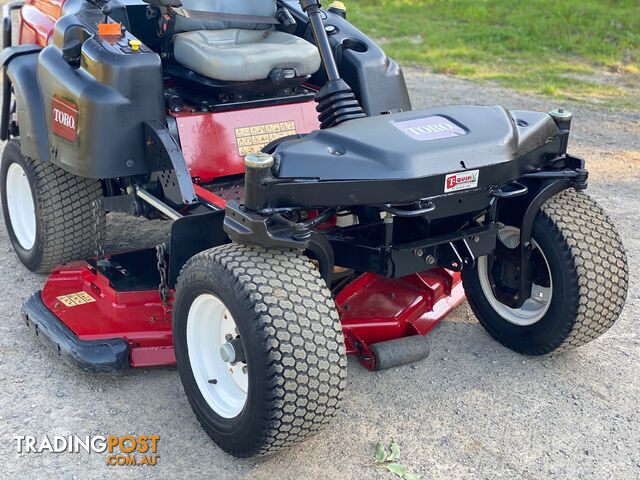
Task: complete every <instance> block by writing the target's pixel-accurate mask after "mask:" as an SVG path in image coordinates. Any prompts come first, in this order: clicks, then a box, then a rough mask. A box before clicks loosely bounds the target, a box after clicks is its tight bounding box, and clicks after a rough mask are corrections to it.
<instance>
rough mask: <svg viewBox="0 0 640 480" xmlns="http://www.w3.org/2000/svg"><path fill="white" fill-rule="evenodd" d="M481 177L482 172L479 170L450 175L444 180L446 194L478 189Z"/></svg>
mask: <svg viewBox="0 0 640 480" xmlns="http://www.w3.org/2000/svg"><path fill="white" fill-rule="evenodd" d="M479 176H480V172H479V171H478V170H467V171H466V172H458V173H450V174H449V175H447V176H446V177H445V179H444V193H447V192H455V191H457V190H466V189H467V188H474V187H477V186H478V177H479Z"/></svg>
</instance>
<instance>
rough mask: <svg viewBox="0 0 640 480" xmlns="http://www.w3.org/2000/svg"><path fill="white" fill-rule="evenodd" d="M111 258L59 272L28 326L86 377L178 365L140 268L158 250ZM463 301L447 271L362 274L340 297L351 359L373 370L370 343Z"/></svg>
mask: <svg viewBox="0 0 640 480" xmlns="http://www.w3.org/2000/svg"><path fill="white" fill-rule="evenodd" d="M109 258H110V260H111V264H110V266H109V267H108V270H107V271H105V269H104V268H101V267H98V266H97V265H96V264H95V263H93V262H90V263H88V262H72V263H69V264H66V265H62V266H60V267H58V268H56V269H55V270H54V271H53V272H52V273H51V275H50V277H49V279H48V280H47V283H46V284H45V286H44V288H43V290H42V292H37V293H36V294H34V295H33V296H32V297H31V298H30V299H29V300H28V301H27V302H26V303H25V306H24V308H23V317H24V319H25V321H26V323H27V325H29V326H30V327H31V328H33V329H34V330H35V331H36V333H37V334H38V335H39V336H41V337H43V339H46V340H47V341H46V342H45V343H46V344H47V345H48V346H49V347H51V348H52V349H53V351H54V352H56V353H58V354H59V355H61V356H62V357H65V359H67V360H69V361H71V362H72V363H74V364H76V365H78V366H80V367H81V368H82V369H84V370H87V371H93V372H100V371H117V370H123V369H126V368H129V367H134V368H137V367H151V366H163V365H174V364H175V362H176V360H175V355H174V351H173V340H172V332H171V302H169V304H168V305H163V303H162V301H161V300H160V296H159V294H158V290H157V288H155V285H154V282H157V280H156V279H155V278H154V277H153V275H148V273H149V272H147V269H146V268H144V267H141V266H142V265H145V264H146V265H149V264H150V265H152V266H153V265H154V263H153V260H154V258H155V251H154V250H152V249H149V250H140V251H133V252H126V253H123V254H117V255H112V256H111V257H109ZM134 258H135V263H132V262H131V260H132V259H134ZM154 268H155V267H154ZM136 269H138V271H136ZM100 270H103V271H102V272H101V271H100ZM107 276H109V277H110V278H108V277H107ZM132 285H139V286H144V287H145V289H142V290H133V289H131V286H132ZM463 300H464V290H463V288H462V283H461V281H460V275H459V274H458V273H450V272H449V271H448V270H445V269H442V268H438V269H434V270H432V271H429V272H422V273H418V274H413V275H408V276H406V277H402V278H398V279H392V278H386V277H382V276H380V275H376V274H371V273H366V274H363V275H361V276H360V277H359V278H358V279H356V280H355V281H354V282H352V283H351V284H350V285H348V286H347V287H346V288H344V289H343V290H342V291H341V292H340V293H339V294H338V296H337V297H336V305H337V308H338V312H339V313H340V320H341V322H342V329H343V332H344V334H345V343H346V348H347V353H348V354H352V355H356V356H358V358H359V359H360V361H361V362H362V364H363V365H364V366H365V367H367V368H368V369H370V370H374V369H375V360H374V355H373V354H372V352H371V350H370V346H371V345H373V344H375V343H379V342H386V341H389V340H394V339H398V338H403V337H409V336H414V335H426V334H427V333H428V332H429V331H431V329H433V327H435V326H436V325H437V324H438V323H439V322H440V321H442V319H443V318H444V317H445V316H446V315H447V314H448V313H449V312H451V310H453V309H454V308H455V307H456V306H458V305H459V304H460V303H461V302H462V301H463ZM96 342H97V343H100V342H102V343H101V345H102V348H101V349H96V348H95V347H96Z"/></svg>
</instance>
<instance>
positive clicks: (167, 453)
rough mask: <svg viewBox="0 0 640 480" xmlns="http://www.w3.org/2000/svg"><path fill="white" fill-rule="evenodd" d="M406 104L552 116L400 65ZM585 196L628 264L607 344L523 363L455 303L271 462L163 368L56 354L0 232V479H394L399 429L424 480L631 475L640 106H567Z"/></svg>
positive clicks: (352, 366) (491, 91)
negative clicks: (20, 445)
mask: <svg viewBox="0 0 640 480" xmlns="http://www.w3.org/2000/svg"><path fill="white" fill-rule="evenodd" d="M406 76H407V81H408V84H409V86H410V90H411V96H412V100H413V105H414V108H423V107H427V106H434V105H442V104H448V103H474V104H502V105H505V106H507V107H511V108H531V109H538V110H551V109H552V108H555V107H557V106H559V105H555V104H550V103H549V102H547V101H545V100H544V99H540V98H537V97H532V96H523V95H520V94H516V93H513V92H510V91H506V90H502V89H499V88H493V87H487V86H481V85H478V84H474V83H468V82H465V81H460V80H455V79H451V78H448V77H445V76H438V75H426V74H423V73H422V72H420V71H418V70H407V71H406ZM563 106H565V107H566V108H570V109H571V110H572V111H573V113H574V126H573V132H572V137H571V140H570V150H571V152H572V153H574V154H576V155H579V156H583V157H585V158H586V159H587V160H588V164H587V165H588V168H589V170H590V172H591V177H590V186H589V189H588V192H589V193H590V194H591V195H593V197H595V198H596V199H597V200H598V201H599V202H600V203H601V204H602V205H603V206H604V208H605V209H606V210H607V211H608V212H609V213H610V215H611V217H612V219H613V221H614V223H615V224H616V225H617V226H618V228H619V230H620V233H621V235H622V238H623V240H624V243H625V245H626V249H627V254H628V257H629V263H630V270H631V272H632V274H631V284H630V290H629V297H628V300H627V306H626V308H625V310H624V312H623V314H622V317H621V318H620V319H619V320H618V322H617V323H616V324H615V326H614V327H613V328H612V329H611V330H610V331H609V332H607V333H606V334H605V335H604V336H603V337H602V338H600V339H599V340H597V341H595V342H593V343H592V344H589V345H587V346H585V347H583V348H581V349H579V350H577V351H574V352H571V353H568V354H564V355H561V356H557V357H549V358H528V357H523V356H520V355H517V354H515V353H513V352H511V351H509V350H507V349H506V348H503V347H502V346H500V345H499V344H497V343H496V342H495V341H493V340H492V339H491V338H489V336H488V335H487V334H486V333H485V332H484V331H483V329H482V328H481V327H480V325H479V324H478V323H477V322H476V321H475V319H474V318H473V316H472V315H471V312H470V310H469V308H468V306H467V305H466V303H465V304H463V305H462V306H461V307H459V308H458V309H457V310H456V311H455V312H454V313H453V314H452V315H450V316H449V318H448V319H447V320H446V321H445V322H443V323H442V324H440V325H439V326H438V327H437V328H436V329H435V330H434V331H433V332H432V333H430V334H429V337H430V338H431V344H432V354H431V356H430V358H428V359H426V360H424V361H422V362H420V363H418V364H415V365H413V366H406V367H402V368H397V369H393V370H390V371H384V372H378V373H371V372H369V371H367V370H365V369H364V368H363V367H361V366H360V365H359V363H358V362H357V361H355V360H354V359H350V361H349V372H348V389H347V394H346V399H345V402H344V405H343V408H342V410H341V413H340V414H339V415H338V417H337V419H336V420H335V421H334V422H333V424H332V425H331V426H330V427H329V428H328V429H327V430H325V431H324V432H322V433H321V434H319V435H317V436H316V437H314V438H312V439H311V440H309V441H307V442H305V443H303V444H301V445H299V446H298V447H296V448H294V449H292V450H289V451H286V452H283V453H281V454H279V455H277V456H275V457H273V458H269V459H260V460H255V459H254V460H237V459H235V458H233V457H230V456H228V455H226V454H225V453H223V452H222V451H221V450H220V449H219V448H217V447H216V446H215V444H213V443H212V442H211V441H210V440H209V438H208V437H207V436H206V434H205V433H204V432H203V431H202V429H201V428H200V426H199V425H198V422H197V421H196V419H195V417H194V416H193V414H192V413H191V410H190V408H189V406H188V404H187V400H186V398H185V396H184V393H183V391H182V387H181V385H180V381H179V379H178V374H177V372H176V370H175V369H173V368H160V369H145V370H137V371H133V372H129V373H126V374H124V375H120V376H91V375H86V374H83V373H80V372H78V371H77V370H75V369H74V368H72V367H69V366H67V365H65V364H64V363H62V362H60V361H59V359H58V358H56V357H54V355H52V354H51V353H50V352H49V351H48V350H46V349H45V347H44V346H42V345H41V344H40V343H39V342H38V341H37V340H36V339H35V337H33V336H32V335H31V334H30V333H29V332H28V330H27V328H26V327H25V326H24V324H23V323H22V320H21V319H20V313H19V312H20V307H21V304H22V302H23V301H24V300H25V299H26V298H27V297H28V296H29V295H30V294H31V293H32V292H33V291H35V290H37V289H39V288H41V287H42V285H43V284H44V281H45V277H44V276H41V275H35V274H32V273H30V272H28V271H27V270H26V269H25V268H23V267H22V266H21V264H20V263H19V262H18V259H17V257H16V256H15V254H14V253H13V252H12V250H11V247H10V244H9V241H8V238H7V234H6V231H5V229H4V227H2V228H0V292H2V295H0V312H1V313H0V425H1V426H2V428H1V429H0V430H1V431H0V477H3V478H12V479H13V478H15V479H17V478H45V477H49V478H82V479H84V478H120V477H122V478H138V477H141V478H144V477H159V478H200V477H206V478H214V479H232V478H233V479H238V478H249V479H265V480H267V479H325V478H326V479H336V478H348V479H361V478H367V479H369V478H372V479H384V478H387V479H391V478H395V477H394V476H393V475H392V474H391V473H390V472H387V471H380V470H376V469H373V468H371V467H368V466H365V464H367V463H369V462H370V461H371V460H372V458H373V453H374V446H375V444H376V442H377V441H382V442H390V441H391V438H392V437H395V438H398V440H399V443H400V447H401V451H402V458H401V461H402V462H403V463H404V464H405V465H406V466H407V469H408V470H410V471H412V472H414V473H418V474H420V475H422V478H423V479H432V478H447V479H457V478H486V479H501V478H504V479H514V478H523V479H537V478H559V479H565V478H585V479H590V478H593V479H603V478H624V479H631V478H640V448H639V446H640V404H639V401H638V399H639V398H640V395H639V394H640V380H639V378H638V372H639V371H640V324H639V323H638V322H637V319H638V316H639V313H640V283H639V278H638V274H637V271H638V270H639V269H640V232H639V230H640V229H639V228H638V220H639V214H638V207H640V201H639V198H640V187H639V186H640V112H624V113H611V112H604V111H598V110H595V109H592V108H587V107H584V106H576V105H571V104H566V105H563ZM109 226H110V228H109V231H110V234H111V236H110V238H109V242H108V243H109V245H108V247H109V249H117V248H124V247H130V246H131V241H133V243H135V245H137V246H146V245H153V244H154V243H155V242H157V241H159V240H161V239H162V238H164V237H165V236H166V225H162V224H159V222H147V221H140V220H135V219H130V218H126V217H122V216H117V215H111V216H110V218H109ZM45 434H48V435H50V436H52V435H69V434H77V435H80V436H84V435H94V434H102V435H126V434H136V435H141V434H148V435H159V436H160V441H159V444H158V446H159V450H158V453H159V459H158V464H157V465H156V466H154V467H109V466H106V465H105V462H106V455H105V454H86V453H84V452H83V453H78V454H71V453H62V454H49V453H42V454H22V455H21V454H18V453H17V450H16V442H15V440H14V436H15V435H35V436H37V437H39V438H41V437H42V436H44V435H45Z"/></svg>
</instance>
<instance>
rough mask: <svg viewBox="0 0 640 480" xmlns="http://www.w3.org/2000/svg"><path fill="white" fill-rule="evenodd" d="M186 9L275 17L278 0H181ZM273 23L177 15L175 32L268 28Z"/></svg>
mask: <svg viewBox="0 0 640 480" xmlns="http://www.w3.org/2000/svg"><path fill="white" fill-rule="evenodd" d="M181 1H182V8H184V9H185V10H199V11H203V12H214V13H237V14H241V15H259V16H262V17H274V16H275V14H276V0H181ZM272 27H273V25H270V24H265V23H252V24H248V23H235V22H218V21H208V20H197V19H194V18H186V17H181V16H177V17H176V24H175V32H176V33H179V32H190V31H193V30H223V29H227V28H242V29H246V30H268V29H269V28H272Z"/></svg>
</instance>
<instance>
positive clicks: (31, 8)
mask: <svg viewBox="0 0 640 480" xmlns="http://www.w3.org/2000/svg"><path fill="white" fill-rule="evenodd" d="M64 2H65V0H27V1H26V2H25V4H24V5H23V6H22V8H21V9H20V19H21V22H20V44H21V45H23V44H26V43H35V44H37V45H41V46H43V47H46V46H47V45H48V42H49V37H50V36H51V34H52V33H53V27H54V25H55V24H56V20H57V19H58V18H60V16H61V14H62V5H63V4H64Z"/></svg>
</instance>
